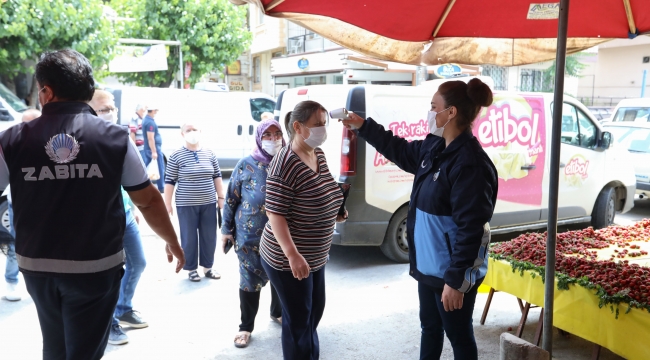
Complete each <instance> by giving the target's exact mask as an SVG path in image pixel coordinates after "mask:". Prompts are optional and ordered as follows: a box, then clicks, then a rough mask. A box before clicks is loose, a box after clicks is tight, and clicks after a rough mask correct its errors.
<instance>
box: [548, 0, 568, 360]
mask: <svg viewBox="0 0 650 360" xmlns="http://www.w3.org/2000/svg"><path fill="white" fill-rule="evenodd" d="M568 24H569V0H561V1H560V14H559V19H558V30H557V53H556V57H555V90H554V94H553V130H552V132H551V169H550V170H551V174H550V183H549V199H548V238H547V239H546V269H545V282H544V289H545V290H544V331H543V335H544V338H543V340H542V348H543V349H544V350H546V351H548V353H549V354H550V356H551V357H552V356H553V299H554V293H555V261H556V259H555V247H556V242H557V218H558V214H557V211H558V195H559V188H560V150H561V145H562V143H561V137H560V135H561V130H562V105H563V104H564V72H565V67H566V44H567V29H568Z"/></svg>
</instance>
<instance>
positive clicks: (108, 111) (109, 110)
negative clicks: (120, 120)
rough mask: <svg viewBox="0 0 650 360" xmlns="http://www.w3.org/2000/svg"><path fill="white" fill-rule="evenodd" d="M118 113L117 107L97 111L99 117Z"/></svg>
mask: <svg viewBox="0 0 650 360" xmlns="http://www.w3.org/2000/svg"><path fill="white" fill-rule="evenodd" d="M117 111H118V108H116V107H115V106H107V107H106V108H104V109H100V110H95V112H96V113H97V115H102V114H108V113H112V112H117Z"/></svg>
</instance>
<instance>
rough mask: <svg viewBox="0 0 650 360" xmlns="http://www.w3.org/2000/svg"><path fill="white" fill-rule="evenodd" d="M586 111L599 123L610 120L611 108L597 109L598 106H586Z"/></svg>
mask: <svg viewBox="0 0 650 360" xmlns="http://www.w3.org/2000/svg"><path fill="white" fill-rule="evenodd" d="M587 109H589V112H591V115H593V116H594V118H596V120H598V121H600V122H604V121H609V120H610V118H611V117H612V114H613V113H614V112H613V108H612V107H608V106H605V107H599V106H588V107H587Z"/></svg>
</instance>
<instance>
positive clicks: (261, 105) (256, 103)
mask: <svg viewBox="0 0 650 360" xmlns="http://www.w3.org/2000/svg"><path fill="white" fill-rule="evenodd" d="M273 111H275V101H273V100H270V99H266V98H257V99H251V116H252V117H253V119H255V121H262V114H263V113H265V112H269V113H271V114H273Z"/></svg>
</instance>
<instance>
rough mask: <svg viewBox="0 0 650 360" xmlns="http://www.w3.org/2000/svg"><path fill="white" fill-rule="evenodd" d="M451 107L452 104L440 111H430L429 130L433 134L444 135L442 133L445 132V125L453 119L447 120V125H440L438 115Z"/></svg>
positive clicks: (428, 118) (428, 116) (428, 117)
mask: <svg viewBox="0 0 650 360" xmlns="http://www.w3.org/2000/svg"><path fill="white" fill-rule="evenodd" d="M449 109H451V106H450V107H448V108H446V109H444V110H442V111H438V112H435V111H429V114H428V115H427V122H428V123H429V132H430V133H431V134H433V135H435V136H440V137H442V133H443V132H445V126H447V124H449V122H450V121H451V119H449V120H447V122H446V123H445V125H443V126H442V127H438V124H436V116H437V115H438V114H440V113H441V112H443V111H447V110H449Z"/></svg>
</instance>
